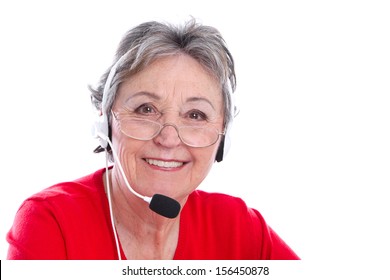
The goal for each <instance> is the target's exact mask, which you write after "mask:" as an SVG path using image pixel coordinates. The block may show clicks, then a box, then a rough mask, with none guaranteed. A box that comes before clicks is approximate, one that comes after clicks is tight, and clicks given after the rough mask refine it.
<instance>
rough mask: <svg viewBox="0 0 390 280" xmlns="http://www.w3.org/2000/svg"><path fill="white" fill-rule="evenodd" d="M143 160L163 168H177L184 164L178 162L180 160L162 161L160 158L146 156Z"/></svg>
mask: <svg viewBox="0 0 390 280" xmlns="http://www.w3.org/2000/svg"><path fill="white" fill-rule="evenodd" d="M145 161H146V162H147V163H149V164H150V165H155V166H158V167H163V168H177V167H181V166H183V165H184V162H180V161H162V160H157V159H148V158H146V159H145Z"/></svg>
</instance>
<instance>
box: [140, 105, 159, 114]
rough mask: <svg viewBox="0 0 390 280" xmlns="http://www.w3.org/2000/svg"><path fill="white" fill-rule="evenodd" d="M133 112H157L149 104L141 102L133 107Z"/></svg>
mask: <svg viewBox="0 0 390 280" xmlns="http://www.w3.org/2000/svg"><path fill="white" fill-rule="evenodd" d="M135 112H136V113H138V114H142V115H152V114H156V113H157V111H156V109H155V108H154V107H153V106H152V105H150V104H142V105H141V106H139V107H138V108H137V109H135Z"/></svg>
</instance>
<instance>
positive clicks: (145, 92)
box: [125, 91, 161, 103]
mask: <svg viewBox="0 0 390 280" xmlns="http://www.w3.org/2000/svg"><path fill="white" fill-rule="evenodd" d="M138 96H147V97H150V98H151V99H154V100H160V99H161V97H160V96H158V95H157V94H155V93H153V92H149V91H140V92H137V93H135V94H132V95H130V96H128V97H127V98H126V100H125V103H127V102H128V101H129V100H131V99H132V98H135V97H138Z"/></svg>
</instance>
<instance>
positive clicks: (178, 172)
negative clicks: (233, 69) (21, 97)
mask: <svg viewBox="0 0 390 280" xmlns="http://www.w3.org/2000/svg"><path fill="white" fill-rule="evenodd" d="M112 111H113V112H114V114H116V116H117V119H118V120H116V119H115V118H112V121H111V126H112V139H113V145H114V148H115V149H116V151H117V152H118V157H119V160H120V161H121V163H122V165H123V168H124V171H125V173H126V175H127V178H128V180H129V183H130V185H131V186H132V187H133V188H134V189H135V190H136V191H137V192H139V193H141V194H142V195H147V196H152V195H153V194H155V193H160V194H164V195H167V196H170V197H172V198H174V199H177V200H179V201H182V202H184V200H185V199H186V197H187V196H188V195H189V194H190V193H191V192H192V191H193V190H194V189H196V188H197V187H198V185H199V184H200V183H201V182H202V180H203V179H204V178H205V177H206V175H207V174H208V172H209V170H210V168H211V166H212V164H213V163H214V160H215V155H216V152H217V149H218V146H219V142H220V139H219V140H218V142H217V143H215V144H214V145H211V146H209V147H203V148H194V147H189V146H187V145H185V144H184V143H183V142H182V141H181V140H180V138H179V136H178V133H177V131H176V129H175V128H174V127H173V126H165V127H164V128H163V129H162V131H161V132H160V134H158V135H157V136H156V137H155V138H153V139H152V140H147V141H142V140H136V139H133V138H130V137H128V136H126V135H124V134H123V133H122V132H121V130H120V120H121V119H123V118H125V117H129V116H130V117H136V118H143V119H148V120H153V121H155V122H158V123H160V124H167V123H169V124H173V125H176V126H180V125H190V126H205V127H206V126H207V127H214V128H215V129H217V130H218V131H219V132H222V131H223V111H224V110H223V100H222V94H221V88H220V86H219V83H218V82H217V80H216V79H215V78H214V77H213V76H212V75H210V74H209V73H208V72H207V71H206V70H204V68H202V66H201V65H200V64H199V63H198V62H197V61H196V60H194V59H193V58H191V57H189V56H187V55H175V56H168V57H164V58H160V59H158V60H156V61H154V62H153V63H152V64H150V65H149V66H148V67H146V68H145V69H144V70H142V71H141V72H139V73H137V74H136V75H133V76H132V77H131V78H130V79H128V80H125V81H124V82H123V83H122V84H121V85H120V86H119V88H118V94H117V98H116V100H115V103H114V106H113V109H112Z"/></svg>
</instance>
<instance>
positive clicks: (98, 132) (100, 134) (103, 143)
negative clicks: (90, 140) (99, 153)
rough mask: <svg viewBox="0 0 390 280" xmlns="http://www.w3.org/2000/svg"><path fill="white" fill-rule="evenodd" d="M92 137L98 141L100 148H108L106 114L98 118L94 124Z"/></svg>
mask: <svg viewBox="0 0 390 280" xmlns="http://www.w3.org/2000/svg"><path fill="white" fill-rule="evenodd" d="M93 134H94V137H95V138H98V139H99V142H100V147H101V148H103V149H107V148H108V141H107V139H108V137H109V136H108V118H107V115H106V114H102V115H101V116H98V117H97V119H96V121H95V123H94V133H93Z"/></svg>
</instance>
